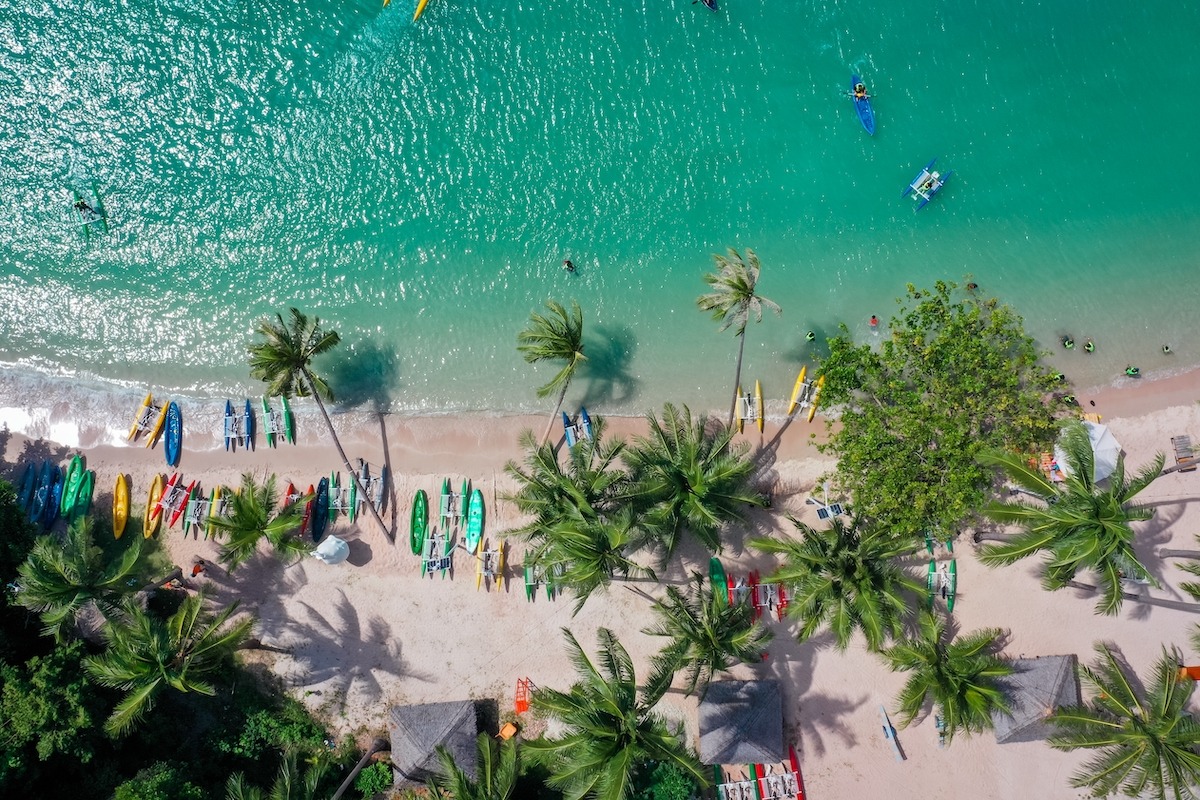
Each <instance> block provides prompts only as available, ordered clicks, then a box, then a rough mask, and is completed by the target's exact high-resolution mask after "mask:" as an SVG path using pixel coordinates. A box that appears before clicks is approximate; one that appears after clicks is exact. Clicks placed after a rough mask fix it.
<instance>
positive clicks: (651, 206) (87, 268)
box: [0, 0, 1200, 413]
mask: <svg viewBox="0 0 1200 800" xmlns="http://www.w3.org/2000/svg"><path fill="white" fill-rule="evenodd" d="M411 5H412V4H411V3H409V2H407V0H393V2H392V4H391V6H390V7H389V8H387V9H382V8H380V7H378V4H377V3H365V2H359V3H341V2H339V3H333V2H328V1H327V0H314V2H307V3H303V4H297V3H282V2H278V0H272V1H270V2H265V3H261V4H257V5H250V6H246V5H245V4H241V3H234V2H212V3H191V4H188V3H182V2H178V0H157V1H156V2H153V3H151V2H148V0H123V1H122V0H116V1H114V0H84V2H83V3H82V4H81V5H75V6H73V7H71V8H67V7H59V6H57V5H49V4H44V3H33V2H12V1H11V0H0V102H2V104H3V105H2V107H3V109H4V113H3V114H0V200H2V201H3V202H4V203H5V204H6V206H7V208H8V212H9V213H8V218H7V221H6V223H5V224H4V225H2V226H0V332H2V333H3V335H2V336H0V360H3V361H5V362H7V363H10V364H16V365H19V367H20V368H21V369H24V370H28V371H36V372H39V373H42V374H47V375H53V376H59V377H58V378H55V380H54V382H53V383H52V384H51V386H49V387H46V386H45V384H42V386H43V389H53V390H62V389H64V388H72V387H75V386H78V385H80V379H81V378H82V379H85V380H86V381H87V383H86V385H87V386H89V387H90V386H97V385H99V386H103V385H111V384H114V383H115V384H119V385H121V386H125V387H129V394H130V395H131V396H133V395H136V396H137V397H140V392H141V391H142V390H141V388H140V387H142V386H145V385H149V386H151V387H153V388H154V389H155V391H156V392H165V393H170V394H176V393H179V392H183V393H187V394H192V395H195V396H198V397H203V396H222V397H223V396H224V395H225V394H226V393H234V394H236V393H241V392H243V391H249V387H250V385H251V384H250V382H249V380H248V371H247V368H246V366H245V346H246V343H247V341H248V340H249V338H250V331H251V329H252V327H253V325H254V324H255V322H256V321H257V320H258V319H260V318H262V317H263V316H264V315H266V314H268V313H271V312H273V311H275V310H282V309H284V308H285V307H286V306H287V305H289V304H295V305H298V306H300V307H301V308H303V309H306V310H308V311H310V312H313V313H316V314H318V315H319V316H321V317H322V318H323V319H325V320H328V321H329V323H330V324H332V325H333V326H334V327H336V328H337V329H338V330H340V332H341V333H342V335H343V339H344V342H345V346H344V348H343V350H342V353H341V354H340V355H339V356H338V357H336V358H333V359H331V360H330V361H329V362H328V363H326V364H325V365H324V366H325V368H326V369H327V370H328V371H329V372H330V373H332V377H333V378H334V380H335V385H336V386H338V387H340V388H341V389H342V393H343V394H344V395H346V396H347V399H348V400H351V401H361V400H364V399H375V400H379V401H380V402H383V403H385V404H386V405H387V406H389V407H391V408H393V409H395V410H402V411H410V412H422V413H441V412H447V411H458V410H479V411H491V412H510V411H523V410H532V409H537V410H541V409H544V407H545V406H546V405H547V403H546V402H545V401H540V400H538V399H537V398H536V397H535V395H534V392H533V388H534V387H535V386H536V385H538V384H540V383H541V382H543V381H545V380H546V379H548V378H549V376H550V373H551V369H550V368H549V367H541V368H538V367H531V366H529V365H526V364H525V363H524V362H523V361H522V360H521V358H520V356H519V355H518V353H517V351H516V349H515V336H516V333H517V331H518V330H519V329H520V328H521V327H522V326H523V325H524V323H525V321H526V319H527V318H528V314H529V312H530V311H531V310H533V309H535V308H537V307H538V306H540V304H541V303H542V302H543V300H545V299H546V298H547V297H553V298H556V299H559V300H562V301H568V300H569V299H571V298H577V299H578V300H579V301H580V303H581V304H582V305H583V307H584V309H585V318H586V325H587V332H588V335H587V338H588V345H587V350H588V352H589V353H590V354H591V355H592V357H593V360H592V363H591V369H590V370H589V371H587V372H585V374H584V375H583V376H582V378H581V379H580V380H579V381H578V382H577V384H576V387H575V389H573V391H572V394H573V395H574V397H573V398H572V401H573V400H575V399H581V400H583V401H584V402H586V403H587V404H588V405H589V406H591V407H593V408H594V409H595V410H597V411H599V412H601V413H640V412H642V411H644V410H646V409H647V408H651V407H656V406H658V405H660V404H661V403H662V402H663V401H664V400H668V399H670V400H674V401H677V402H685V403H688V404H690V405H693V406H700V407H721V406H723V405H724V403H725V398H726V396H727V394H728V391H729V389H728V385H727V384H728V382H729V380H730V379H731V377H732V367H733V359H734V356H735V353H736V346H735V341H734V339H733V337H732V336H731V335H729V334H728V333H726V334H719V333H718V332H717V330H716V325H715V324H714V323H713V322H712V321H711V320H710V319H709V318H708V317H707V316H705V315H702V314H700V313H699V312H698V311H697V310H696V309H695V297H696V296H697V295H698V294H700V293H701V292H702V291H704V289H705V287H704V285H703V283H702V282H701V275H702V273H703V272H705V271H706V270H708V269H709V268H710V267H711V263H712V262H711V258H710V254H711V253H713V252H720V251H723V250H724V248H725V247H727V246H734V247H739V248H744V247H753V248H755V249H756V250H757V251H758V253H759V255H760V257H761V259H762V262H763V265H764V268H763V276H762V279H761V283H760V290H761V292H762V294H764V295H765V296H767V297H770V298H772V299H774V300H776V301H777V302H778V303H780V305H782V306H783V308H784V314H783V316H782V317H781V318H778V319H776V318H768V319H766V320H764V322H763V323H762V324H761V325H754V326H751V328H750V330H749V333H748V336H749V338H748V342H747V351H746V367H745V370H746V375H747V377H748V378H749V379H750V380H752V379H753V378H755V377H759V378H761V379H762V380H763V384H764V388H765V390H766V393H767V394H768V395H769V396H771V397H773V398H775V403H776V404H782V402H783V398H784V397H785V396H786V394H787V392H788V391H790V388H791V384H792V380H793V378H794V375H795V372H796V370H797V369H798V366H799V364H800V363H801V362H802V361H804V360H805V359H806V358H807V357H808V356H810V355H811V352H810V349H809V348H810V347H811V346H810V345H807V344H805V342H804V332H805V331H807V330H808V329H810V328H811V329H814V330H815V331H817V333H818V334H825V333H830V332H833V331H834V330H835V329H836V326H837V325H838V323H840V322H846V323H847V324H848V325H849V326H850V327H851V328H852V329H853V330H854V331H856V332H857V333H860V334H862V335H866V333H867V331H866V319H867V317H868V316H869V315H870V314H872V313H877V314H879V315H880V316H886V315H887V314H889V313H890V312H891V310H892V309H893V308H894V306H893V304H892V303H893V298H895V297H897V296H898V295H901V294H902V293H903V291H904V285H905V283H906V282H909V281H912V282H915V283H918V284H926V285H927V284H929V283H930V282H932V281H933V280H936V279H938V278H949V279H961V278H962V276H963V275H965V274H967V273H970V274H971V275H972V276H973V278H974V280H976V281H978V282H979V283H980V284H981V286H982V287H983V289H984V291H987V292H992V293H996V294H998V295H999V296H1000V297H1002V298H1003V299H1004V300H1006V301H1007V302H1010V303H1012V304H1013V305H1015V306H1016V307H1017V308H1018V310H1019V311H1020V312H1021V313H1022V314H1024V315H1025V317H1026V319H1027V322H1028V325H1029V327H1030V329H1031V330H1032V331H1033V332H1034V333H1035V334H1036V335H1037V336H1038V337H1039V338H1040V339H1041V340H1042V341H1043V342H1044V343H1045V344H1046V346H1047V348H1048V349H1051V350H1052V351H1054V357H1055V358H1056V360H1057V362H1058V363H1059V364H1060V366H1062V368H1063V369H1065V370H1066V371H1067V372H1068V373H1069V374H1070V375H1071V376H1072V377H1073V378H1074V379H1075V380H1076V381H1077V383H1079V384H1081V385H1094V384H1097V383H1104V382H1108V381H1109V380H1110V379H1112V378H1113V377H1115V376H1116V375H1118V374H1119V373H1120V371H1121V369H1122V368H1123V367H1124V366H1125V364H1126V363H1129V362H1134V363H1138V364H1139V365H1140V366H1141V367H1142V369H1143V371H1144V372H1146V373H1147V374H1153V373H1154V372H1155V371H1156V370H1165V369H1181V368H1184V367H1190V366H1194V365H1196V364H1198V363H1200V345H1196V344H1194V342H1193V340H1194V336H1191V335H1190V334H1191V330H1190V326H1189V325H1188V322H1189V321H1190V320H1191V319H1193V318H1194V314H1193V307H1194V305H1195V299H1194V298H1195V297H1196V294H1197V293H1196V289H1197V287H1198V285H1200V278H1198V277H1197V271H1196V269H1195V258H1194V256H1193V249H1194V243H1195V242H1196V241H1197V239H1198V238H1200V237H1198V235H1197V234H1200V213H1198V212H1200V199H1197V195H1196V193H1195V192H1194V191H1193V187H1194V186H1196V185H1197V179H1198V178H1200V159H1197V157H1196V156H1197V144H1196V141H1197V139H1196V135H1195V134H1196V130H1197V111H1196V108H1197V105H1196V100H1197V97H1196V95H1197V91H1196V88H1195V87H1196V85H1197V80H1196V79H1197V73H1198V72H1200V52H1198V51H1197V50H1196V49H1195V48H1194V47H1193V42H1192V41H1191V40H1192V38H1193V35H1194V32H1195V31H1196V30H1200V6H1197V7H1191V6H1189V5H1186V4H1185V5H1183V6H1172V7H1167V6H1162V5H1160V4H1150V5H1151V6H1153V7H1139V8H1130V7H1129V6H1128V4H1126V3H1118V2H1115V1H1114V0H1105V2H1096V3H1090V4H1088V5H1087V7H1086V9H1083V8H1081V7H1078V6H1072V5H1069V4H1066V3H1059V2H1042V3H1037V2H1016V1H1015V0H1001V1H1000V2H986V3H985V2H970V0H967V2H961V1H956V2H936V3H927V4H923V6H922V7H921V8H907V7H896V5H895V4H867V3H845V2H842V3H834V2H819V3H811V2H810V3H803V4H783V3H765V2H762V0H756V1H752V0H745V1H741V0H739V1H737V2H735V1H734V0H730V2H728V3H725V4H723V7H722V10H721V11H720V13H718V14H712V13H711V12H708V11H706V10H705V9H704V8H703V6H701V5H699V4H690V3H687V2H683V1H682V0H676V1H675V2H642V3H634V4H632V5H630V4H611V5H610V4H606V3H600V2H598V1H597V0H582V2H576V3H571V4H543V3H530V2H527V0H519V2H517V3H514V4H508V5H483V6H479V5H477V4H462V3H458V2H452V1H451V0H431V3H430V6H429V7H428V9H427V10H426V12H425V15H424V16H423V17H422V18H421V20H420V21H419V22H418V23H416V24H413V23H412V22H411V21H410V20H411ZM852 70H854V71H858V72H860V73H861V74H862V75H863V76H864V78H865V79H866V80H867V82H868V84H869V85H870V87H871V89H872V91H873V93H874V95H875V109H876V114H877V118H878V133H877V135H876V136H875V137H873V138H872V137H868V136H867V135H866V134H865V132H864V131H863V130H862V129H861V127H859V125H858V122H857V119H856V118H855V116H854V113H853V108H852V106H851V104H850V102H849V100H847V99H846V98H845V97H844V96H843V93H844V91H845V89H846V88H848V80H849V74H850V72H851V71H852ZM934 156H937V157H938V159H939V160H938V164H939V165H940V166H942V167H943V168H944V169H953V170H954V173H955V174H954V177H953V178H952V179H951V181H950V183H949V184H948V185H947V188H946V189H945V191H944V192H943V193H942V195H941V196H939V197H938V198H937V199H936V200H935V201H934V202H933V203H932V204H930V206H928V207H927V208H926V209H925V210H924V211H922V212H921V213H920V214H915V213H914V212H913V209H912V204H911V203H910V202H909V201H903V200H901V199H900V191H901V190H902V189H903V188H904V187H905V186H906V185H907V183H908V181H909V180H910V179H911V178H912V177H913V175H915V174H916V172H917V171H918V169H919V168H920V166H921V165H922V164H924V163H925V162H926V161H928V160H929V159H930V158H933V157H934ZM92 184H94V185H95V186H96V187H97V188H98V190H99V191H100V193H101V195H102V197H103V199H104V203H105V205H106V207H107V209H108V212H109V215H110V224H111V228H112V229H111V232H110V233H108V234H107V235H103V236H102V235H99V233H98V232H97V234H96V235H93V236H92V237H90V239H89V240H85V238H84V237H83V236H81V234H80V231H79V229H77V228H76V227H74V226H72V224H71V213H70V198H69V196H68V187H72V186H74V187H83V188H86V187H89V186H91V185H92ZM565 257H569V258H571V259H572V260H573V261H574V262H575V264H576V265H577V266H578V272H577V273H576V274H573V275H571V274H567V273H566V272H565V271H563V270H562V269H561V268H560V264H561V261H562V259H563V258H565ZM1068 331H1069V332H1071V333H1072V334H1073V335H1074V336H1075V337H1076V339H1077V340H1078V341H1080V342H1082V341H1083V339H1084V338H1085V337H1086V336H1092V337H1094V338H1095V340H1096V342H1097V344H1098V348H1099V349H1098V351H1097V352H1096V353H1095V354H1093V355H1091V356H1085V355H1084V354H1083V353H1082V352H1081V351H1080V350H1078V349H1077V350H1076V352H1074V353H1070V354H1065V353H1063V352H1061V350H1060V349H1059V348H1058V346H1057V344H1056V340H1057V336H1058V335H1060V334H1061V333H1063V332H1068ZM1164 342H1170V343H1171V344H1172V345H1173V347H1174V350H1175V354H1174V355H1173V356H1171V357H1169V358H1168V357H1164V356H1163V355H1162V354H1161V352H1160V347H1161V345H1162V344H1163V343H1164ZM61 376H68V378H69V380H68V381H63V380H61ZM8 402H12V398H9V400H8Z"/></svg>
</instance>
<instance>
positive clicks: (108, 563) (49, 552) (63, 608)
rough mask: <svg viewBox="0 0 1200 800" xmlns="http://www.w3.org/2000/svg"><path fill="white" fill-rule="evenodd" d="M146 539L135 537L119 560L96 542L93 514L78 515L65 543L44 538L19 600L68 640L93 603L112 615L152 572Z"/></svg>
mask: <svg viewBox="0 0 1200 800" xmlns="http://www.w3.org/2000/svg"><path fill="white" fill-rule="evenodd" d="M141 556H142V539H140V538H139V537H137V536H131V537H129V541H128V543H127V544H126V545H125V547H124V549H123V550H122V551H121V553H120V556H119V557H118V558H116V559H110V558H109V557H108V556H107V555H106V554H105V553H104V551H102V550H101V549H100V547H98V546H97V545H96V542H95V538H94V537H93V534H92V520H91V518H90V517H88V518H83V519H80V520H76V521H75V522H73V523H71V525H70V527H69V528H68V529H67V538H66V540H65V541H62V542H60V541H59V540H58V539H57V538H55V537H53V536H42V537H39V538H38V540H37V542H36V543H35V544H34V546H33V551H32V552H30V554H29V558H28V559H26V561H25V563H24V564H22V565H21V567H20V569H19V571H18V572H19V575H20V577H19V580H18V584H19V586H20V591H18V592H17V602H18V603H20V604H21V605H23V606H24V607H25V608H28V609H29V610H31V611H34V612H37V613H38V614H39V615H40V616H41V620H42V623H43V624H44V625H45V626H46V627H45V632H46V634H47V635H53V636H54V637H55V639H56V640H58V641H63V640H64V639H65V638H66V636H67V634H68V633H69V632H71V631H72V630H73V629H74V628H75V626H76V622H77V621H78V620H79V617H80V615H81V614H82V613H84V611H85V610H86V609H88V608H90V607H93V606H94V607H96V608H98V609H99V610H100V612H101V613H103V614H105V615H106V616H107V615H109V614H112V613H113V612H114V610H115V609H116V607H117V606H118V605H119V603H120V602H121V599H122V598H123V597H126V596H127V595H129V594H132V593H133V592H134V591H136V590H137V588H138V586H139V585H140V583H141V582H142V579H143V578H145V577H146V574H145V571H144V570H143V568H142V567H143V563H142V558H141Z"/></svg>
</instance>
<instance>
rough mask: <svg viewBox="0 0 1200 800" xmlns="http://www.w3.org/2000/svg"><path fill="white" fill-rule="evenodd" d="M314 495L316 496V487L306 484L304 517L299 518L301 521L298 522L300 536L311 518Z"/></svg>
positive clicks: (306, 528)
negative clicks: (306, 498)
mask: <svg viewBox="0 0 1200 800" xmlns="http://www.w3.org/2000/svg"><path fill="white" fill-rule="evenodd" d="M316 497H317V491H316V489H314V488H313V485H312V484H311V483H310V484H309V485H308V502H307V503H305V504H304V519H303V520H301V522H300V535H301V536H303V535H304V532H305V531H306V530H308V523H309V521H310V520H311V519H312V512H313V500H315V499H316Z"/></svg>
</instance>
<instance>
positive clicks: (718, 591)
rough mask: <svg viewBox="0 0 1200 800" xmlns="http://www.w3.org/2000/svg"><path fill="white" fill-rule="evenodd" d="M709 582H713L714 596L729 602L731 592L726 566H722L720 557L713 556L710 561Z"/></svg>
mask: <svg viewBox="0 0 1200 800" xmlns="http://www.w3.org/2000/svg"><path fill="white" fill-rule="evenodd" d="M708 582H709V583H710V584H712V592H713V597H716V598H717V599H718V600H721V599H724V600H725V602H726V603H728V602H729V594H728V589H727V585H728V582H727V580H726V578H725V568H724V567H723V566H721V561H720V559H717V558H711V559H709V561H708Z"/></svg>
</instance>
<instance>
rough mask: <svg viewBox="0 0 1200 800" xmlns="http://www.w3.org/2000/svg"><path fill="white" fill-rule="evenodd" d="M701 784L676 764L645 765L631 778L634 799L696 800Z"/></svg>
mask: <svg viewBox="0 0 1200 800" xmlns="http://www.w3.org/2000/svg"><path fill="white" fill-rule="evenodd" d="M701 788H702V787H701V786H700V784H699V783H697V782H696V779H695V778H694V777H692V775H691V773H689V772H688V771H687V770H685V769H682V768H681V767H679V766H678V765H677V764H671V763H662V764H653V765H649V764H648V765H646V768H644V769H641V770H638V774H637V776H636V777H635V778H634V780H633V796H634V797H635V798H636V800H696V798H698V797H700V790H701Z"/></svg>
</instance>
